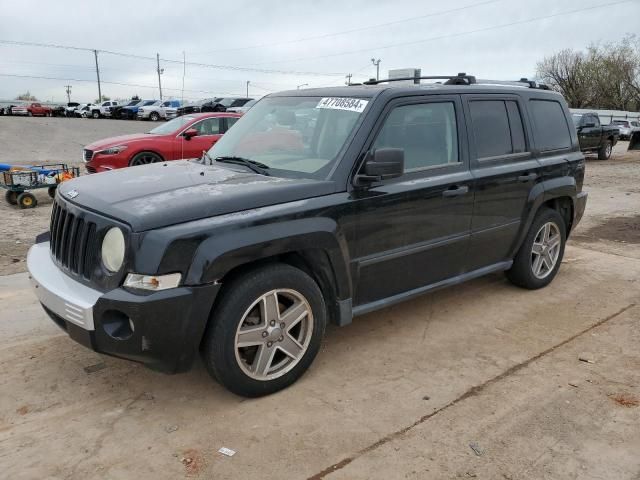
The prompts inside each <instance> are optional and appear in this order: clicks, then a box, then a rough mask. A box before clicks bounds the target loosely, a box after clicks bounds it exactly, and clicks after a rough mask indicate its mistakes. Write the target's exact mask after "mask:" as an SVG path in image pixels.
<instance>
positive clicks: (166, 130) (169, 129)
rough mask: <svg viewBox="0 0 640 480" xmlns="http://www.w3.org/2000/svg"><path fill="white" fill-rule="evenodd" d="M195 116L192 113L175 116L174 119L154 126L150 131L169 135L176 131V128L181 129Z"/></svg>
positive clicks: (155, 133) (154, 133)
mask: <svg viewBox="0 0 640 480" xmlns="http://www.w3.org/2000/svg"><path fill="white" fill-rule="evenodd" d="M194 118H195V117H192V116H190V115H185V116H183V117H178V118H174V119H173V120H169V121H168V122H167V123H163V124H162V125H160V126H158V127H156V128H154V129H153V130H151V131H150V132H149V133H151V134H153V135H168V134H170V133H173V132H175V131H176V130H179V129H181V128H182V127H184V126H185V125H186V124H187V123H189V122H190V121H191V120H193V119H194Z"/></svg>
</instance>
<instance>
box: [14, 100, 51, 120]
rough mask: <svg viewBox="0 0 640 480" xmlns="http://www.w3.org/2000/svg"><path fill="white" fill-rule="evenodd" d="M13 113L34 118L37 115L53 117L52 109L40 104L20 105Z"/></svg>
mask: <svg viewBox="0 0 640 480" xmlns="http://www.w3.org/2000/svg"><path fill="white" fill-rule="evenodd" d="M11 113H13V114H14V115H28V116H29V117H34V116H36V115H42V116H43V117H50V116H51V109H50V108H49V107H46V106H44V105H41V104H39V103H32V104H30V105H18V106H16V107H13V108H12V109H11Z"/></svg>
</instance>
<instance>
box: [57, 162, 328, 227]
mask: <svg viewBox="0 0 640 480" xmlns="http://www.w3.org/2000/svg"><path fill="white" fill-rule="evenodd" d="M239 168H244V167H239ZM333 190H334V184H333V183H332V182H329V181H318V180H309V179H291V178H282V177H268V176H264V175H259V174H257V173H253V172H243V171H238V170H235V169H232V168H228V167H227V166H226V165H225V166H222V165H212V166H209V165H203V164H201V163H197V162H189V161H186V160H179V161H173V162H166V163H156V164H152V165H144V166H139V167H130V168H123V169H118V170H113V171H111V172H105V173H99V174H93V175H86V176H82V177H80V178H76V179H74V180H69V181H67V182H64V183H63V184H61V185H60V187H59V188H58V195H61V196H62V197H63V198H64V199H65V200H66V201H70V202H72V203H75V204H76V205H78V206H80V207H84V208H87V209H89V210H92V211H94V212H96V213H99V214H102V215H106V216H109V217H112V218H114V219H117V220H121V221H123V222H125V223H127V224H129V225H130V226H131V228H132V229H133V230H134V231H144V230H151V229H154V228H160V227H164V226H168V225H174V224H177V223H183V222H188V221H191V220H198V219H201V218H207V217H213V216H216V215H224V214H226V213H233V212H238V211H242V210H249V209H252V208H258V207H264V206H267V205H275V204H279V203H286V202H292V201H295V200H301V199H304V198H311V197H318V196H321V195H328V194H330V193H332V192H333ZM72 191H73V192H72ZM70 192H71V193H70ZM71 197H73V198H71Z"/></svg>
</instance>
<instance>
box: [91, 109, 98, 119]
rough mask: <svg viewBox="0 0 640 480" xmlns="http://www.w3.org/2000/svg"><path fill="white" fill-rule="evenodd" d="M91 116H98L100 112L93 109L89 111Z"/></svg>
mask: <svg viewBox="0 0 640 480" xmlns="http://www.w3.org/2000/svg"><path fill="white" fill-rule="evenodd" d="M91 116H92V117H93V118H100V112H99V111H98V110H94V111H93V112H91Z"/></svg>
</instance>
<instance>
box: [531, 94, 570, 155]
mask: <svg viewBox="0 0 640 480" xmlns="http://www.w3.org/2000/svg"><path fill="white" fill-rule="evenodd" d="M530 106H531V115H532V117H533V125H534V127H535V131H536V143H537V144H538V148H539V149H540V150H541V151H543V152H545V151H549V150H562V149H565V148H571V133H570V132H569V126H568V125H567V120H566V118H565V117H564V110H563V109H562V105H560V103H559V102H556V101H554V100H531V101H530Z"/></svg>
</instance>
